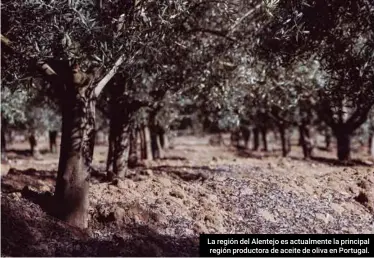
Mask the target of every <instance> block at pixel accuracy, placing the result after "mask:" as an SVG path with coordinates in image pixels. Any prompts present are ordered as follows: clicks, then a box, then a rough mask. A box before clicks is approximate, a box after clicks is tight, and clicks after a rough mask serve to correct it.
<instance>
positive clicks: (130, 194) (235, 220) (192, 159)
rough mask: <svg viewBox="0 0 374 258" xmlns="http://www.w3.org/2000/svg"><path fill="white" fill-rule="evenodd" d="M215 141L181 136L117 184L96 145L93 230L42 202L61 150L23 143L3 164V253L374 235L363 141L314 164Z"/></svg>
mask: <svg viewBox="0 0 374 258" xmlns="http://www.w3.org/2000/svg"><path fill="white" fill-rule="evenodd" d="M208 142H209V137H208V136H206V137H195V136H183V137H178V138H175V139H174V140H173V142H172V144H171V146H170V147H171V148H170V149H167V150H165V152H164V158H163V159H162V160H159V161H146V162H144V163H143V164H142V166H140V167H138V168H136V169H135V170H132V171H129V172H128V175H127V178H126V179H124V180H115V181H114V182H110V183H108V182H104V180H103V178H104V173H105V172H104V169H105V160H106V153H107V147H106V146H96V147H95V154H94V167H95V168H96V169H97V170H98V172H99V173H96V174H95V176H93V177H92V180H91V188H90V222H89V225H90V226H89V229H88V230H86V231H81V230H77V229H75V228H72V227H69V226H67V225H66V224H64V223H63V222H61V221H57V220H55V219H54V218H52V217H50V216H49V215H47V214H46V213H45V212H44V211H43V209H42V208H41V207H40V206H39V205H38V204H36V203H38V200H40V199H41V198H43V197H46V198H47V197H50V194H49V192H51V193H53V191H54V184H55V178H56V173H57V172H56V170H57V164H58V154H51V153H48V152H46V153H44V154H41V156H40V157H39V158H37V159H35V158H31V157H29V156H27V153H26V152H25V151H22V150H24V149H26V148H27V144H24V143H21V144H14V145H13V146H11V147H10V149H11V150H10V151H9V153H8V154H9V158H10V160H11V163H10V165H2V171H1V173H2V182H1V186H2V189H1V190H2V197H1V226H2V238H1V239H2V240H1V244H2V247H1V248H2V250H1V251H2V255H3V256H4V255H7V256H198V250H199V246H198V240H199V238H198V237H199V234H200V233H249V234H250V233H260V234H265V233H311V234H313V233H359V234H360V233H374V203H373V200H374V192H373V189H374V166H373V164H374V163H373V160H370V158H369V157H368V156H367V155H365V153H364V150H362V149H360V148H359V147H357V148H354V152H353V160H354V161H353V162H352V163H351V164H347V165H345V166H343V165H342V164H339V163H338V162H336V159H335V153H334V152H327V151H323V150H318V149H317V150H316V152H315V157H316V158H314V159H312V160H310V161H305V160H303V159H302V154H301V150H300V148H299V147H296V146H293V151H292V152H291V154H290V156H289V157H287V158H282V157H281V152H280V150H279V148H278V149H277V148H272V150H271V151H269V152H267V153H265V152H261V151H258V152H250V151H245V150H240V151H238V150H236V149H234V148H232V147H228V146H210V145H209V144H208ZM42 147H45V148H46V147H47V146H46V145H43V146H42ZM42 153H43V152H42ZM35 192H38V193H39V194H35Z"/></svg>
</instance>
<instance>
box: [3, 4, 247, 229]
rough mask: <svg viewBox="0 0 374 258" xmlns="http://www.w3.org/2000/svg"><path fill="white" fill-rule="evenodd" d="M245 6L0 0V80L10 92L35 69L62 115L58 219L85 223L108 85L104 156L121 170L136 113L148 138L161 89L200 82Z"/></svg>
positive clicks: (176, 89)
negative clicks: (98, 120)
mask: <svg viewBox="0 0 374 258" xmlns="http://www.w3.org/2000/svg"><path fill="white" fill-rule="evenodd" d="M248 8H252V7H251V6H248ZM248 8H244V9H243V8H241V7H240V6H239V5H238V3H230V2H225V1H222V2H219V1H218V2H217V1H195V2H192V3H189V2H181V1H177V0H176V1H169V2H168V3H163V2H161V1H128V2H127V3H125V4H124V3H123V2H121V1H111V2H105V3H101V2H100V4H96V3H91V2H87V1H69V2H65V1H53V2H48V3H47V2H44V1H37V2H36V1H3V3H2V6H1V11H2V25H3V28H2V33H3V34H2V44H3V54H4V55H3V58H2V67H4V68H5V69H4V71H5V73H4V74H3V77H2V84H3V85H4V87H5V88H8V89H10V90H11V91H13V92H14V91H15V90H17V89H18V88H19V87H23V85H24V84H21V83H20V82H21V81H27V80H29V79H31V80H33V78H35V76H36V75H37V74H38V76H39V79H40V81H42V82H46V83H34V82H32V81H31V82H30V84H31V85H34V84H35V85H36V88H38V86H42V87H39V88H38V89H39V90H40V91H42V92H43V93H45V94H46V95H47V96H48V98H49V99H50V100H51V101H53V102H54V103H56V104H57V105H58V107H59V109H60V112H61V114H62V136H61V151H60V159H59V166H58V176H57V183H56V191H55V195H54V198H55V199H56V201H55V203H58V205H57V206H56V207H53V209H52V210H53V212H54V213H55V215H56V216H57V217H59V218H61V219H63V220H65V221H67V222H68V223H70V224H72V225H75V226H78V227H82V228H84V227H87V215H88V187H89V176H90V172H91V162H92V156H93V148H94V141H95V107H96V102H97V100H98V99H99V98H100V97H101V93H102V92H105V91H109V93H107V94H108V95H109V100H108V107H109V113H108V114H109V116H110V119H111V125H110V127H111V130H110V138H111V140H110V146H111V147H110V149H111V152H112V154H113V156H114V159H112V158H111V157H110V155H109V159H108V163H110V162H109V161H110V160H113V162H112V164H111V165H110V166H112V167H113V170H114V171H115V173H116V174H117V175H118V176H122V175H123V167H124V166H123V160H124V159H123V156H124V153H125V151H124V150H126V146H127V143H126V142H128V139H130V142H131V138H133V135H134V128H136V127H137V126H138V127H140V128H141V127H142V122H141V120H142V119H140V122H139V119H136V118H137V117H142V116H141V115H139V113H144V108H147V109H148V110H147V111H146V112H145V113H146V114H147V118H146V119H147V120H148V121H147V123H148V126H149V127H150V128H151V145H152V138H154V131H155V128H156V127H157V126H156V125H157V122H156V121H155V120H156V117H157V113H158V112H159V111H160V110H161V109H162V107H163V105H161V104H162V103H163V100H164V99H165V96H167V93H168V92H172V93H178V92H179V91H180V90H181V89H182V88H183V87H184V85H191V87H195V86H196V81H194V79H195V77H198V79H197V80H203V79H200V78H202V77H204V76H205V72H206V71H204V73H200V69H199V67H201V66H199V65H201V64H202V65H203V66H204V67H209V66H210V65H211V63H212V62H213V61H212V59H213V58H212V56H217V54H218V53H220V52H222V49H220V48H219V47H220V46H222V45H223V44H222V41H224V42H226V41H233V39H232V38H231V37H230V36H229V35H226V34H229V33H231V32H232V31H233V30H231V31H227V29H228V28H231V27H232V24H230V23H231V21H232V19H233V18H239V16H240V12H238V10H242V9H243V10H246V9H248ZM238 20H239V21H240V19H238ZM30 21H32V22H30ZM213 21H214V22H213ZM234 25H235V24H234ZM235 26H236V25H235ZM217 38H222V41H218V40H216V39H217ZM210 46H213V49H214V50H215V52H210V51H209V49H210ZM214 47H215V48H214ZM207 50H208V51H207ZM206 52H208V53H209V54H208V55H206V54H205V53H206ZM208 72H209V71H208ZM107 85H109V86H107ZM106 86H107V87H106ZM104 95H105V94H104ZM104 95H103V96H104ZM143 119H144V118H143ZM134 120H135V121H134ZM152 127H153V128H152ZM130 145H131V144H130ZM130 149H131V148H130ZM155 155H157V154H155Z"/></svg>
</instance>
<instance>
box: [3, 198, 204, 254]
mask: <svg viewBox="0 0 374 258" xmlns="http://www.w3.org/2000/svg"><path fill="white" fill-rule="evenodd" d="M1 215H2V216H1V227H2V238H1V249H2V250H1V252H2V254H3V255H5V256H44V257H45V256H58V257H61V256H106V257H108V256H143V257H144V256H198V250H199V249H198V239H196V238H185V237H173V236H167V235H161V234H159V233H158V232H156V231H155V230H153V229H151V228H150V227H148V226H147V225H138V224H132V225H126V226H123V225H122V226H121V225H119V226H118V227H116V231H114V232H113V231H111V235H110V236H103V235H96V236H93V234H91V233H88V232H85V231H82V230H79V229H76V228H73V227H70V226H68V225H66V224H65V223H63V222H61V221H58V220H56V219H54V218H53V217H50V216H48V215H47V214H46V213H45V212H43V211H42V210H41V209H40V207H39V206H38V205H36V204H34V203H31V202H29V201H27V200H26V199H23V198H18V199H17V198H11V197H9V196H3V197H2V198H1Z"/></svg>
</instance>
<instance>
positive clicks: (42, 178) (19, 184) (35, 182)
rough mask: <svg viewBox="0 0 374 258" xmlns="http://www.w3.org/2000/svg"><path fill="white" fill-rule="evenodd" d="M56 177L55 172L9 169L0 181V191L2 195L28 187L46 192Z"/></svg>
mask: <svg viewBox="0 0 374 258" xmlns="http://www.w3.org/2000/svg"><path fill="white" fill-rule="evenodd" d="M56 177H57V172H56V171H55V170H36V169H34V168H29V169H25V170H18V169H14V168H11V169H9V172H8V174H7V175H6V176H4V177H2V179H1V188H2V189H1V190H2V192H3V193H11V192H20V191H21V190H22V189H23V188H24V187H25V186H30V187H33V188H38V189H43V190H44V191H48V190H50V189H51V188H52V187H53V186H54V184H55V181H56Z"/></svg>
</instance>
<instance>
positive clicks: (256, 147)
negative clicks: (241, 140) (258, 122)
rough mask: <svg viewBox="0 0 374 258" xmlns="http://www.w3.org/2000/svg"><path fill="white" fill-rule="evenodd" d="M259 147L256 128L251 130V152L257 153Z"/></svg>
mask: <svg viewBox="0 0 374 258" xmlns="http://www.w3.org/2000/svg"><path fill="white" fill-rule="evenodd" d="M259 146H260V139H259V130H258V128H257V127H255V128H253V150H254V151H257V150H258V147H259Z"/></svg>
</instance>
